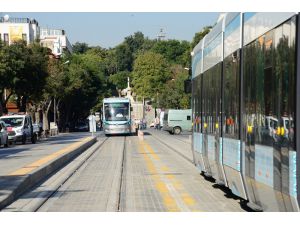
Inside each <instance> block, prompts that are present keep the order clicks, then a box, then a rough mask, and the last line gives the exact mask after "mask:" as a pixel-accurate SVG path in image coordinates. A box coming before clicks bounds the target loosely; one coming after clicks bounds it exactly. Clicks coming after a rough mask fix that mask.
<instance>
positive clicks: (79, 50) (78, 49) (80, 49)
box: [72, 42, 89, 54]
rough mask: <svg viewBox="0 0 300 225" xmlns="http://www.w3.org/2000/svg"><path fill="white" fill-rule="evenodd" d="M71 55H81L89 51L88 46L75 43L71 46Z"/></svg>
mask: <svg viewBox="0 0 300 225" xmlns="http://www.w3.org/2000/svg"><path fill="white" fill-rule="evenodd" d="M72 48H73V53H75V54H83V53H85V52H86V51H87V50H89V45H88V44H87V43H82V42H76V43H75V44H73V45H72Z"/></svg>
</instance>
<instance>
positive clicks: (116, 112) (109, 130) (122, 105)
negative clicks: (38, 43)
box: [103, 98, 131, 135]
mask: <svg viewBox="0 0 300 225" xmlns="http://www.w3.org/2000/svg"><path fill="white" fill-rule="evenodd" d="M130 113H131V111H130V100H129V99H128V98H104V100H103V130H104V133H105V135H111V134H131V115H130Z"/></svg>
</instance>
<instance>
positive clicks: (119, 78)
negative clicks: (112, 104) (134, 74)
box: [109, 71, 131, 95]
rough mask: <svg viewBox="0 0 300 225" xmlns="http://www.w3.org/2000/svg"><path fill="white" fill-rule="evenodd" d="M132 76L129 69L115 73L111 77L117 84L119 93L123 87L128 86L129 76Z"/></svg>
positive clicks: (114, 83)
mask: <svg viewBox="0 0 300 225" xmlns="http://www.w3.org/2000/svg"><path fill="white" fill-rule="evenodd" d="M128 77H131V74H130V73H129V72H128V71H121V72H118V73H115V74H112V75H111V76H110V77H109V81H110V82H111V83H112V84H113V85H115V87H116V90H117V91H118V93H119V95H120V92H121V90H122V89H125V88H126V87H127V78H128Z"/></svg>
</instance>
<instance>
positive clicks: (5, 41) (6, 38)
mask: <svg viewBox="0 0 300 225" xmlns="http://www.w3.org/2000/svg"><path fill="white" fill-rule="evenodd" d="M3 39H4V43H5V44H9V37H8V34H7V33H5V34H3Z"/></svg>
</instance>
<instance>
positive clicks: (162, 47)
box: [152, 40, 190, 65]
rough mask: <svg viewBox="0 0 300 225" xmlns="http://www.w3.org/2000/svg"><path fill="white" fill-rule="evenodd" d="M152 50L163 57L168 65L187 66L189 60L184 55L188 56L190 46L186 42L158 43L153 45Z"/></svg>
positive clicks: (170, 41)
mask: <svg viewBox="0 0 300 225" xmlns="http://www.w3.org/2000/svg"><path fill="white" fill-rule="evenodd" d="M152 50H153V51H154V52H156V53H159V54H161V55H163V56H164V57H165V58H166V59H167V61H168V62H170V63H175V64H181V65H187V64H188V63H189V60H190V59H189V58H187V57H186V53H187V52H188V54H189V50H190V44H189V42H187V41H182V42H180V41H178V40H168V41H158V42H156V43H155V44H154V46H153V48H152Z"/></svg>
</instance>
